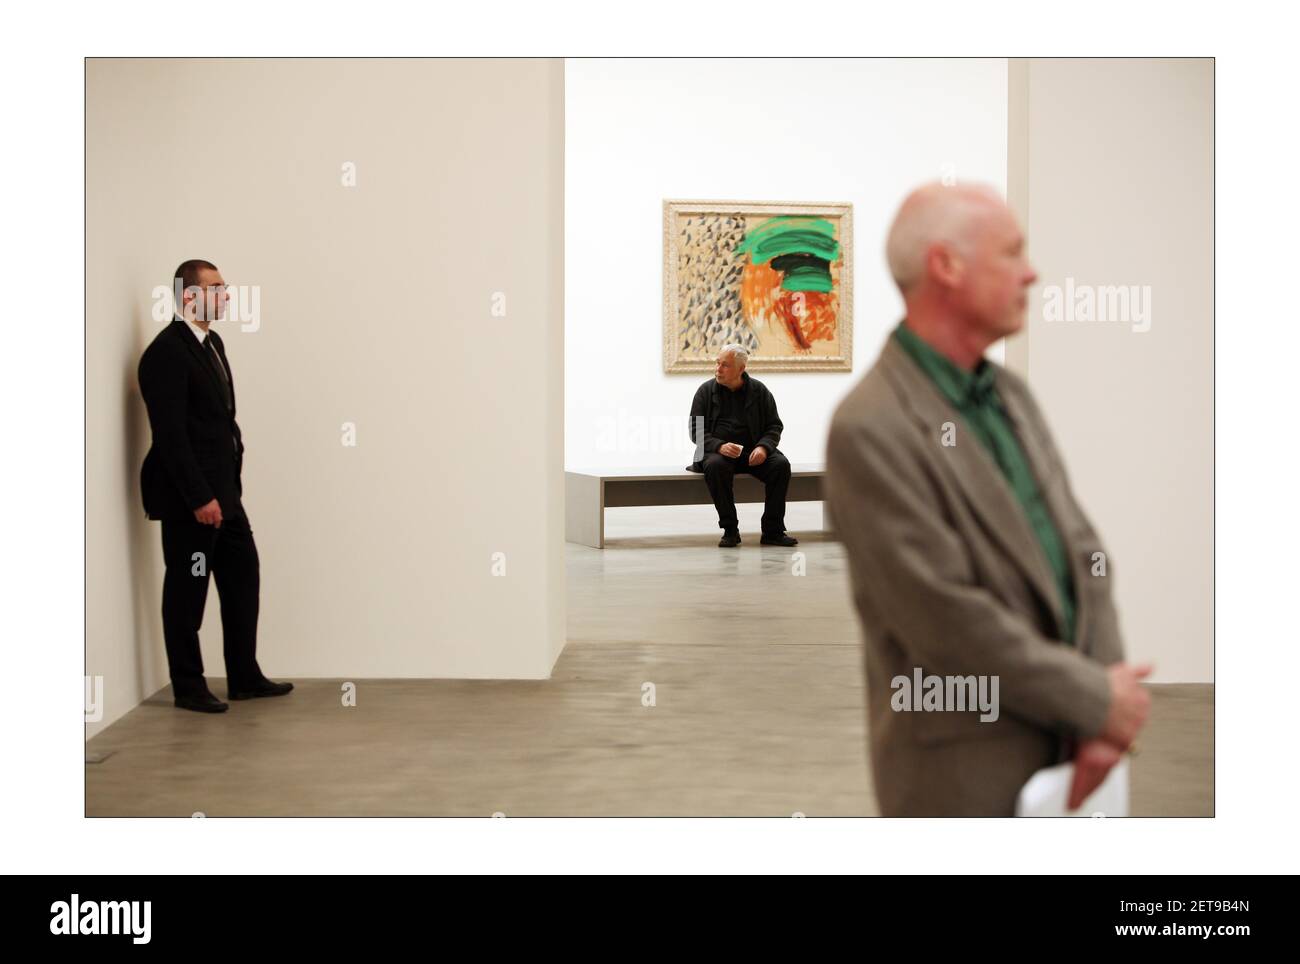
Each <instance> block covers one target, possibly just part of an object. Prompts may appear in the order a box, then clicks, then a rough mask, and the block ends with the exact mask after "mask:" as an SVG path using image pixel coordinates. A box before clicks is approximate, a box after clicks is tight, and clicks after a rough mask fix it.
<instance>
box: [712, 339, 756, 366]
mask: <svg viewBox="0 0 1300 964" xmlns="http://www.w3.org/2000/svg"><path fill="white" fill-rule="evenodd" d="M718 354H720V355H732V356H733V357H735V358H739V359H740V367H741V368H745V367H746V366H748V365H749V349H748V348H746V347H745V346H744V345H737V344H736V343H735V342H734V341H733V342H732V343H731V344H730V345H723V346H722V351H720V352H719V353H718Z"/></svg>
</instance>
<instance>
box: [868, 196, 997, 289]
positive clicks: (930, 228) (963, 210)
mask: <svg viewBox="0 0 1300 964" xmlns="http://www.w3.org/2000/svg"><path fill="white" fill-rule="evenodd" d="M990 201H992V202H994V203H997V204H1002V203H1003V201H1002V197H1001V195H999V194H998V193H997V191H995V190H994V189H993V188H991V187H988V186H986V185H983V184H963V185H960V186H957V185H953V186H948V185H945V184H942V183H939V182H935V183H933V184H927V185H925V186H924V187H921V188H918V189H917V190H915V191H913V192H912V193H911V194H909V195H908V196H907V199H906V200H905V201H903V203H902V205H901V206H900V207H899V209H898V213H897V214H896V215H895V216H894V223H893V224H892V225H891V226H890V228H889V236H888V237H887V238H886V240H885V259H886V260H887V261H888V262H889V273H890V274H891V275H893V276H894V284H896V285H898V287H899V290H900V291H904V292H905V291H907V289H908V288H910V287H912V285H914V284H916V283H917V282H918V281H920V280H921V278H922V277H924V275H925V258H926V254H927V252H929V250H930V246H931V245H932V244H938V243H946V244H950V245H952V246H953V247H955V248H957V250H959V251H969V250H970V242H971V235H972V234H973V233H974V232H973V231H972V229H973V228H974V226H975V225H976V224H977V223H978V221H979V217H978V216H979V214H980V213H982V212H985V211H987V210H988V205H989V202H990Z"/></svg>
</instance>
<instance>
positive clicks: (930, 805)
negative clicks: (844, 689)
mask: <svg viewBox="0 0 1300 964" xmlns="http://www.w3.org/2000/svg"><path fill="white" fill-rule="evenodd" d="M996 385H997V391H998V394H999V396H1000V398H1001V399H1002V401H1003V404H1004V405H1005V407H1006V409H1007V412H1008V415H1009V416H1010V418H1011V421H1012V423H1013V425H1014V428H1015V431H1016V434H1017V436H1018V438H1019V439H1020V443H1021V445H1022V446H1023V447H1024V450H1025V455H1026V458H1027V459H1028V460H1029V462H1030V465H1031V466H1032V468H1033V471H1034V474H1035V477H1036V478H1037V479H1038V482H1039V485H1040V487H1041V488H1042V491H1043V497H1044V499H1045V500H1046V502H1047V505H1048V508H1049V510H1050V511H1051V513H1052V517H1053V519H1054V520H1055V521H1056V524H1057V527H1058V528H1059V529H1060V532H1061V537H1062V539H1063V540H1064V542H1065V545H1066V548H1067V551H1068V552H1069V556H1070V561H1071V564H1072V567H1073V575H1074V584H1075V595H1076V597H1077V612H1076V632H1075V637H1076V645H1074V646H1070V645H1067V644H1065V643H1062V642H1060V636H1061V631H1060V628H1059V627H1060V625H1061V620H1062V615H1061V610H1060V601H1059V598H1058V596H1057V590H1056V586H1055V583H1054V582H1053V579H1052V572H1051V569H1050V566H1049V564H1048V561H1047V558H1046V556H1045V554H1044V553H1043V550H1042V548H1041V546H1040V545H1039V544H1038V542H1037V540H1036V539H1035V536H1034V532H1033V529H1032V528H1031V527H1030V525H1029V522H1028V520H1027V518H1026V517H1025V514H1024V512H1023V510H1022V509H1021V507H1020V504H1019V503H1018V502H1017V501H1016V498H1015V496H1014V494H1013V493H1012V490H1011V487H1010V486H1009V485H1008V484H1007V483H1006V481H1005V479H1004V478H1003V476H1002V474H1001V472H1000V471H999V470H998V467H997V465H996V463H995V462H994V461H993V459H992V457H991V456H990V455H989V454H988V452H987V451H986V450H985V449H984V447H983V446H982V445H981V444H980V443H979V441H978V440H977V439H976V438H975V437H974V436H973V435H972V434H970V433H969V432H968V431H966V428H965V424H964V422H963V421H962V419H961V417H960V416H959V415H958V414H957V412H956V410H955V409H954V408H953V407H952V406H951V405H950V404H949V403H948V401H947V399H946V398H945V397H944V396H943V395H942V394H941V393H940V392H939V390H938V389H937V388H936V387H935V386H934V384H933V383H932V382H931V381H930V380H929V378H928V377H927V376H926V375H925V374H924V373H923V372H922V371H921V370H920V369H919V368H918V367H917V366H916V364H915V362H913V361H912V359H911V358H909V357H908V356H907V354H906V353H905V352H904V351H903V350H902V349H901V348H900V347H899V346H898V344H897V343H896V342H895V340H894V339H893V338H890V339H889V341H888V343H887V344H886V346H885V349H884V351H883V352H882V353H881V355H880V358H879V360H877V362H876V364H875V365H874V366H873V367H872V369H871V370H870V371H869V372H867V374H866V375H864V376H863V378H862V380H861V381H859V382H858V384H857V385H855V386H854V387H853V389H852V390H851V391H850V392H849V394H848V395H847V396H846V397H845V399H844V400H843V401H842V402H841V403H840V405H839V406H838V407H837V409H836V411H835V416H834V418H833V420H832V423H831V429H830V435H829V438H828V443H827V455H826V481H825V486H826V488H825V498H826V504H827V508H828V509H829V512H830V517H831V520H832V525H833V527H834V530H835V533H836V535H837V537H838V538H839V539H840V540H841V541H842V542H843V544H844V547H845V550H846V552H847V555H848V562H849V574H850V579H851V581H852V589H853V598H854V603H855V605H856V607H857V611H858V616H859V619H860V621H861V625H862V631H863V636H864V644H865V656H866V676H867V703H868V707H867V726H868V734H869V741H870V749H871V767H872V775H873V781H874V786H875V792H876V797H877V800H878V801H879V804H880V809H881V812H882V813H883V814H885V815H891V816H922V815H966V816H974V815H1006V816H1010V815H1011V814H1013V813H1014V808H1015V801H1016V796H1017V795H1018V793H1019V791H1020V788H1021V787H1022V786H1023V785H1024V783H1025V781H1026V780H1028V779H1029V777H1030V776H1031V775H1032V774H1033V773H1034V771H1035V770H1038V769H1040V768H1042V767H1046V766H1051V765H1053V764H1054V763H1057V762H1061V761H1062V760H1063V759H1064V758H1065V757H1064V754H1065V752H1066V746H1065V739H1066V738H1068V737H1076V738H1088V737H1093V736H1096V735H1098V734H1099V733H1100V731H1101V729H1102V727H1103V725H1104V722H1105V719H1106V714H1107V711H1108V709H1109V704H1110V689H1109V685H1108V681H1107V677H1106V672H1105V669H1104V667H1105V666H1107V665H1109V664H1111V663H1115V662H1118V661H1120V660H1122V659H1123V653H1124V650H1123V643H1122V640H1121V637H1120V630H1119V622H1118V618H1117V616H1116V613H1115V606H1114V603H1113V601H1112V596H1111V585H1110V584H1111V580H1112V579H1113V578H1114V568H1113V565H1112V562H1111V560H1110V558H1109V555H1108V554H1107V555H1103V556H1095V555H1094V554H1095V553H1103V554H1104V553H1105V549H1104V548H1103V547H1102V545H1101V541H1100V539H1099V538H1098V536H1097V533H1096V531H1095V530H1094V529H1093V527H1092V525H1091V523H1090V522H1089V521H1088V518H1087V516H1085V515H1084V512H1083V510H1082V509H1081V508H1080V507H1079V504H1078V502H1076V501H1075V498H1074V495H1073V493H1072V492H1071V491H1070V486H1069V482H1068V481H1067V479H1066V473H1065V467H1064V465H1063V464H1062V462H1061V458H1060V455H1059V454H1058V452H1057V450H1056V447H1055V445H1054V444H1053V443H1052V439H1051V435H1050V433H1049V432H1048V429H1047V425H1046V424H1045V422H1044V421H1043V417H1042V414H1041V412H1040V411H1039V409H1038V406H1037V405H1036V404H1035V402H1034V400H1033V398H1032V397H1031V396H1030V394H1029V390H1028V388H1027V387H1026V385H1025V384H1024V382H1023V381H1022V380H1021V379H1020V378H1019V377H1017V376H1016V375H1014V374H1012V373H1011V372H1009V371H1007V370H1006V369H1004V368H1001V367H998V368H997V372H996ZM945 423H952V425H953V426H955V433H956V434H955V438H956V444H955V445H953V446H945V445H942V444H941V441H940V440H941V436H942V434H943V432H944V424H945ZM1099 562H1104V568H1103V566H1101V565H1099V564H1098V563H1099ZM1103 571H1104V575H1103V574H1102V572H1103ZM916 667H920V668H921V669H922V670H923V672H924V674H926V675H939V676H949V675H951V676H970V675H974V676H997V677H998V696H999V703H1000V716H999V718H998V719H997V721H996V722H980V721H979V713H978V712H969V711H968V712H925V711H920V710H912V711H910V712H908V711H900V710H895V709H894V708H893V707H892V706H891V697H893V696H894V695H895V692H896V691H895V689H894V688H893V687H892V686H891V681H892V680H893V679H894V678H895V677H896V676H899V675H904V676H909V677H911V676H912V675H913V671H914V669H915V668H916Z"/></svg>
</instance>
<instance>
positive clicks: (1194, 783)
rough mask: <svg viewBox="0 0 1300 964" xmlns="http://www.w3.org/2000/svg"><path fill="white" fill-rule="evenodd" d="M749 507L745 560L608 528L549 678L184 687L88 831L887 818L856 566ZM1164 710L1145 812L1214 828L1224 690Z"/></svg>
mask: <svg viewBox="0 0 1300 964" xmlns="http://www.w3.org/2000/svg"><path fill="white" fill-rule="evenodd" d="M740 509H741V512H740V518H741V531H742V536H743V538H744V539H745V543H744V545H743V546H741V548H740V549H739V550H738V551H725V550H721V549H718V548H717V546H716V542H717V536H718V529H717V520H716V517H714V516H713V515H712V508H711V507H710V506H684V507H680V508H656V509H614V510H610V511H609V514H608V516H607V521H606V532H607V536H608V539H609V542H608V548H606V549H605V550H603V551H602V550H597V549H589V548H586V547H584V546H577V545H572V544H570V545H567V546H566V553H567V560H568V567H569V641H568V645H567V647H566V648H565V650H564V653H563V654H562V656H561V657H560V660H559V662H558V663H557V664H556V667H555V671H554V674H553V677H552V679H550V680H546V681H536V682H514V681H472V680H360V681H357V683H358V690H357V705H356V706H355V707H343V706H342V705H341V700H340V689H339V682H340V681H338V680H319V679H316V680H304V679H297V680H295V682H296V684H297V688H296V689H295V691H294V692H293V693H292V694H291V695H289V696H288V697H284V698H281V699H272V700H254V701H250V702H246V703H234V704H231V708H230V711H229V712H228V713H225V714H223V715H220V716H215V717H213V716H206V715H201V714H197V713H188V712H183V711H180V710H176V709H174V708H173V707H172V705H171V693H170V688H167V689H164V690H162V691H160V692H159V693H158V694H155V696H153V697H152V698H151V699H149V700H147V701H146V702H144V703H143V704H141V705H140V706H138V707H136V708H135V709H134V710H132V711H131V712H130V713H128V714H127V715H126V716H125V717H123V718H122V719H121V720H119V721H118V722H116V723H114V724H113V725H112V726H110V727H108V728H107V729H106V730H105V731H104V732H103V733H101V734H99V735H98V736H96V737H95V739H93V740H91V741H90V742H89V743H88V744H87V755H88V757H89V756H90V755H91V754H105V755H106V758H105V759H104V760H103V762H100V763H95V764H87V766H86V814H87V815H88V816H181V817H189V816H191V815H192V814H194V813H195V812H202V813H204V814H206V815H208V816H488V815H491V814H493V813H496V812H500V813H503V814H505V815H506V816H566V815H567V816H615V815H618V816H707V815H718V816H722V815H730V816H779V817H787V816H789V815H790V814H792V813H794V812H796V811H799V812H802V813H804V814H807V815H808V816H864V815H873V814H874V813H875V812H876V810H875V802H874V800H873V798H872V793H871V787H870V781H869V777H868V772H867V763H866V753H867V750H866V734H865V715H864V709H863V707H864V692H863V680H862V667H861V655H860V648H859V643H858V639H857V625H856V620H855V618H854V615H853V612H852V607H851V603H850V600H849V596H848V592H847V577H846V573H845V561H844V554H843V551H842V548H841V547H840V546H839V544H838V543H835V542H832V541H830V540H828V539H827V538H825V537H824V536H823V535H822V534H821V533H820V532H817V531H815V530H816V529H817V527H818V526H819V525H820V519H821V515H820V505H819V504H816V503H806V504H794V505H791V506H790V514H789V516H788V518H787V524H788V525H789V526H790V529H791V531H792V532H793V533H794V534H795V535H797V536H799V538H800V539H801V545H800V546H799V547H798V549H799V550H800V551H802V552H803V553H804V556H805V565H806V574H805V575H803V576H795V575H793V574H792V571H791V555H792V551H793V550H789V549H778V548H774V547H766V546H763V547H760V546H759V545H758V538H757V531H758V515H759V514H760V513H761V506H741V507H740ZM742 577H743V578H742ZM647 683H652V684H654V697H655V705H654V706H644V705H643V687H644V686H645V684H647ZM212 686H213V691H214V692H216V693H217V694H218V695H223V694H224V693H225V686H224V681H221V680H213V681H212ZM1152 690H1153V696H1154V710H1153V714H1152V719H1151V722H1150V724H1149V726H1148V728H1147V732H1146V734H1145V735H1144V736H1143V739H1142V753H1141V755H1140V756H1138V757H1136V758H1135V759H1134V760H1133V767H1132V810H1133V813H1134V814H1135V815H1144V816H1148V815H1163V816H1211V815H1213V700H1214V697H1213V687H1212V686H1208V685H1207V686H1191V685H1188V686H1155V687H1153V688H1152Z"/></svg>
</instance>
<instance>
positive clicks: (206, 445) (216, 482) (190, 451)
mask: <svg viewBox="0 0 1300 964" xmlns="http://www.w3.org/2000/svg"><path fill="white" fill-rule="evenodd" d="M209 337H210V338H211V339H212V344H213V346H214V347H215V348H216V350H217V355H218V356H219V357H220V358H221V364H222V365H223V366H224V367H225V370H226V376H227V378H228V379H229V381H230V396H231V402H232V409H233V402H234V395H235V380H234V377H233V376H232V375H231V373H230V363H229V362H228V361H226V348H225V345H223V344H222V342H221V336H220V335H218V334H217V333H216V332H215V331H210V332H209ZM204 351H205V349H204V348H203V346H202V345H201V344H199V340H198V339H197V338H195V337H194V332H193V331H192V330H191V329H190V327H189V326H188V325H187V324H186V323H185V322H184V320H182V319H181V318H175V319H173V320H172V323H171V324H170V325H168V326H167V327H166V328H164V329H163V330H162V331H160V332H159V333H158V334H157V336H155V337H154V340H153V341H152V342H150V343H149V347H148V348H146V349H145V351H144V354H143V355H142V356H141V357H140V368H139V372H138V374H139V379H140V393H141V394H142V395H143V396H144V404H145V407H146V408H148V410H149V426H150V428H151V429H152V430H153V444H152V446H150V448H149V453H148V454H147V455H146V456H145V459H144V465H143V467H142V468H141V469H140V491H141V494H142V495H143V497H144V511H145V514H146V515H147V516H148V517H149V518H150V519H191V520H192V519H193V518H194V510H195V509H197V508H199V507H200V506H204V505H206V504H207V503H209V502H211V501H212V500H213V499H216V500H217V502H218V503H219V504H220V505H221V514H222V515H223V516H229V517H234V516H236V515H238V514H239V513H240V512H241V511H242V508H241V505H240V498H241V496H242V495H243V484H242V482H241V481H240V471H241V469H242V468H243V462H244V443H243V440H242V437H241V435H240V432H239V424H238V423H237V422H236V421H235V413H234V411H233V410H231V411H227V410H226V403H225V399H224V397H223V394H222V391H221V383H220V381H219V379H220V377H221V376H220V375H218V374H217V372H216V370H215V369H214V368H213V366H212V363H211V362H210V361H208V360H207V358H205V357H204Z"/></svg>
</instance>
